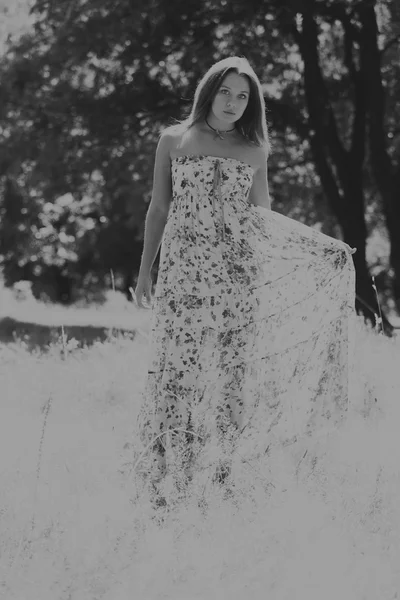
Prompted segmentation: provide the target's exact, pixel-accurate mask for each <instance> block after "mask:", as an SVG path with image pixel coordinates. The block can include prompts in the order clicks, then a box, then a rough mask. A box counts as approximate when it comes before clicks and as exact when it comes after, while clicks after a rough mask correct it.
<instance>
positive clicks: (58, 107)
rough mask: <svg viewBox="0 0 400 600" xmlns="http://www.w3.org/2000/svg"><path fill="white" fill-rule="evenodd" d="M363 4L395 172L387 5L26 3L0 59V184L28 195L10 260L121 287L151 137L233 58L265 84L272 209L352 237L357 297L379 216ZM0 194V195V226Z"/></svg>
mask: <svg viewBox="0 0 400 600" xmlns="http://www.w3.org/2000/svg"><path fill="white" fill-rule="evenodd" d="M370 6H372V8H374V6H375V13H374V14H376V21H377V23H378V27H379V37H378V41H377V43H378V44H379V51H380V52H381V59H382V62H381V68H380V71H379V74H380V77H381V79H382V84H383V86H384V89H385V93H386V96H387V99H386V105H385V111H386V112H385V122H384V124H383V126H384V127H385V131H387V134H386V139H387V153H388V156H389V158H390V160H391V161H392V163H393V169H396V168H398V163H399V159H398V139H399V138H398V133H399V132H398V130H396V127H397V125H396V123H398V117H399V115H398V114H397V112H398V110H399V107H398V103H396V94H398V81H399V77H398V74H399V73H398V69H399V66H398V62H397V63H396V61H394V60H393V58H394V56H395V54H396V52H397V51H398V45H397V41H398V40H397V37H396V36H397V35H398V29H396V28H397V27H398V22H397V20H396V19H398V14H397V12H396V11H397V9H396V8H395V7H394V6H393V4H392V3H390V2H386V1H383V0H380V1H379V2H376V3H375V2H370V0H361V2H355V1H352V0H341V1H336V0H335V2H333V1H332V0H329V1H328V2H325V1H324V2H322V1H315V0H313V1H311V2H301V1H298V2H293V1H291V0H283V1H278V0H271V1H268V2H267V1H266V0H251V1H250V2H249V1H247V2H244V0H240V1H238V2H235V3H227V2H222V3H220V2H214V1H213V0H207V1H206V2H203V1H202V2H200V0H194V1H193V2H184V1H183V0H168V1H167V0H153V1H152V2H150V3H149V2H144V0H137V1H135V2H134V3H133V2H131V1H130V0H119V1H118V2H110V0H85V1H83V0H80V1H78V0H75V1H72V2H70V3H69V4H68V6H67V5H66V4H65V3H54V2H51V1H50V0H40V1H39V0H36V1H35V2H34V3H33V6H32V12H31V17H30V18H31V19H32V20H33V21H34V26H33V29H32V31H30V32H29V33H28V34H25V35H24V36H23V37H21V38H20V40H19V41H18V42H15V43H13V44H11V45H10V46H9V50H8V53H7V54H5V55H4V56H3V58H2V61H1V64H0V72H1V76H2V79H1V81H2V83H1V87H0V127H1V130H2V133H3V135H2V140H1V142H0V146H1V147H0V150H1V153H0V156H1V159H0V178H2V181H3V184H2V186H3V190H4V189H5V188H6V183H5V182H6V181H9V182H10V181H12V185H13V186H14V188H15V190H19V191H16V192H15V193H17V194H20V195H21V196H22V195H23V196H24V198H25V200H24V203H25V204H24V206H25V208H24V210H22V209H21V211H20V213H19V217H17V221H18V224H17V223H16V224H15V227H16V228H17V229H18V227H19V228H22V229H23V230H24V239H23V240H22V238H18V244H19V249H18V252H17V254H18V253H19V252H20V253H21V257H20V258H19V259H18V260H19V261H21V260H22V261H23V262H24V261H25V264H30V265H33V264H34V263H35V262H36V267H35V268H36V273H39V274H38V275H37V276H43V273H44V272H45V271H46V268H47V267H46V266H47V265H49V264H52V265H53V266H56V267H57V268H58V269H59V270H60V271H62V272H64V273H66V274H68V276H70V277H72V278H73V279H74V281H75V282H76V285H79V284H82V283H83V282H84V281H85V277H87V276H88V274H89V273H92V274H96V276H97V277H100V278H101V277H104V276H105V274H106V273H107V272H108V271H109V269H113V270H114V271H115V272H116V273H119V274H120V275H121V277H122V279H121V281H122V283H121V285H123V286H124V288H125V289H127V288H128V287H129V285H130V284H131V279H132V276H133V274H134V273H135V272H136V271H137V269H138V266H139V262H140V254H141V240H142V238H143V226H144V217H145V214H146V210H147V205H148V202H149V200H150V193H151V183H152V169H153V161H154V150H155V145H156V143H157V140H158V136H159V133H160V131H161V130H162V129H163V128H164V127H165V126H167V125H168V124H170V123H171V122H173V119H174V118H175V117H176V118H180V117H181V116H182V115H183V114H184V113H185V111H186V110H187V109H188V108H189V106H190V103H191V100H192V97H193V93H194V89H195V85H196V83H197V81H198V79H199V77H200V76H201V75H202V74H203V73H204V71H205V70H206V69H207V68H208V67H209V66H210V64H211V63H212V62H214V61H215V60H218V59H219V58H223V57H224V56H228V55H231V54H239V55H245V56H246V57H247V58H248V59H249V60H250V62H251V63H252V65H253V67H254V69H255V70H256V72H257V74H258V75H259V77H260V79H261V81H262V82H263V87H264V93H265V97H266V101H267V106H268V109H269V112H268V120H269V123H270V128H271V137H272V144H273V154H272V156H271V159H270V169H269V170H270V180H271V195H272V197H273V199H274V206H273V207H274V209H275V210H278V211H280V212H284V213H285V214H287V215H289V216H292V217H294V218H297V219H301V220H303V221H305V222H307V223H308V224H310V225H314V224H318V223H319V224H320V227H321V228H322V230H323V231H325V232H326V233H329V234H331V235H339V236H340V237H343V236H344V238H345V239H346V241H348V243H350V244H353V245H356V246H357V248H358V252H357V253H356V255H355V257H356V261H358V263H357V262H356V267H357V272H358V282H359V283H358V286H359V290H358V291H359V293H360V294H365V293H367V292H366V287H367V286H368V268H367V265H366V258H365V244H366V238H367V234H368V227H369V228H371V227H373V226H374V223H375V222H378V221H381V220H382V219H381V212H382V211H381V204H380V198H381V197H382V190H381V189H379V185H377V182H376V179H375V177H374V176H373V174H372V173H373V169H372V168H371V165H370V161H371V153H370V147H369V146H368V145H365V140H366V128H367V115H368V105H367V103H364V104H363V101H362V99H363V98H366V93H367V89H366V88H365V87H363V85H364V84H363V81H364V79H363V77H364V74H363V68H365V65H364V64H363V62H362V56H363V54H362V43H363V42H362V32H363V31H364V30H365V31H367V30H366V26H365V24H364V25H363V13H362V10H363V9H364V8H365V9H367V8H368V7H370ZM369 17H371V15H369ZM363 27H364V29H363ZM365 31H364V33H365ZM368 35H369V37H367V41H368V40H369V41H371V40H372V37H371V36H372V33H371V32H370V33H369V34H368ZM372 41H373V40H372ZM364 43H365V42H364ZM371 43H372V42H371ZM367 161H368V162H367ZM7 185H10V184H7ZM66 199H68V200H66ZM50 205H54V209H51V210H50V208H49V206H50ZM7 206H8V204H7V200H6V198H5V194H4V192H3V201H2V204H1V206H0V210H1V214H2V217H3V218H2V225H1V229H2V232H4V230H5V227H6V226H7V227H10V224H9V219H8V215H7V211H8V208H7ZM45 207H47V208H45ZM7 219H8V220H7ZM365 219H367V223H365ZM389 233H390V232H389ZM16 240H17V238H14V241H12V240H11V238H10V239H9V241H8V242H7V243H8V244H9V245H8V246H7V243H6V242H4V243H3V248H2V255H3V262H4V264H5V266H6V267H7V265H8V267H7V268H8V270H9V273H10V276H9V279H10V281H12V280H15V278H16V277H18V270H15V269H14V268H13V264H14V263H15V262H16V261H15V255H13V253H14V252H15V246H13V245H12V244H14V243H16ZM10 244H11V245H10ZM4 245H5V246H6V247H4ZM50 248H51V250H50ZM33 257H36V261H35V260H34V259H33ZM38 257H40V258H38ZM38 264H40V265H41V266H40V269H39V271H40V272H39V271H38V266H37V265H38ZM388 266H389V265H386V267H385V268H388ZM392 267H393V268H394V269H396V268H397V267H396V265H395V264H392ZM33 271H34V269H32V273H33ZM399 274H400V262H399ZM368 293H369V292H368ZM370 300H371V298H370Z"/></svg>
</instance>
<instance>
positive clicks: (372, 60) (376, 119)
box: [358, 0, 400, 313]
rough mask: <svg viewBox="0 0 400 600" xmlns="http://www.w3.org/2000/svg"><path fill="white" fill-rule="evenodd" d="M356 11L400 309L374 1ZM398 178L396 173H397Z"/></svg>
mask: <svg viewBox="0 0 400 600" xmlns="http://www.w3.org/2000/svg"><path fill="white" fill-rule="evenodd" d="M358 13H359V17H360V21H361V24H362V29H361V32H360V42H361V58H362V60H361V68H362V70H363V77H364V79H365V86H366V97H367V103H368V104H367V106H368V137H369V145H370V161H371V167H372V172H373V175H374V178H375V182H376V185H377V187H378V189H379V193H380V196H381V198H382V203H383V212H384V215H385V220H386V227H387V230H388V234H389V239H390V259H389V260H390V265H391V267H392V269H393V272H394V280H393V289H392V291H393V296H394V299H395V302H396V306H397V310H398V312H399V313H400V236H399V227H400V186H399V185H398V183H399V181H397V182H396V179H397V177H396V173H395V167H394V165H393V164H392V160H391V157H390V155H389V152H388V149H387V144H386V132H385V91H384V87H383V83H382V68H381V53H380V50H379V47H378V26H377V22H376V14H375V1H374V0H365V1H364V2H362V3H360V5H359V7H358ZM399 179H400V177H399Z"/></svg>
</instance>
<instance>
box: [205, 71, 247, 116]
mask: <svg viewBox="0 0 400 600" xmlns="http://www.w3.org/2000/svg"><path fill="white" fill-rule="evenodd" d="M249 97H250V85H249V82H248V79H247V77H246V76H244V75H238V74H237V73H228V75H227V76H226V77H225V79H224V80H223V81H222V83H221V85H220V86H219V89H218V90H217V93H216V95H215V98H214V101H213V103H212V105H211V110H212V112H213V113H214V116H215V117H216V118H217V119H220V120H222V121H227V123H232V124H233V123H235V122H236V121H238V120H239V119H240V117H241V116H242V114H243V113H244V111H245V109H246V106H247V104H248V102H249Z"/></svg>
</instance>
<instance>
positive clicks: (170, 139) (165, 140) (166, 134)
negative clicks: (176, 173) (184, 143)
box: [159, 124, 184, 157]
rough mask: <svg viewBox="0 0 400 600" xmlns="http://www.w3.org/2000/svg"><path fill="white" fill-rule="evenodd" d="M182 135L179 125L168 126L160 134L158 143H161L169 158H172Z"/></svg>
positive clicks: (182, 131)
mask: <svg viewBox="0 0 400 600" xmlns="http://www.w3.org/2000/svg"><path fill="white" fill-rule="evenodd" d="M183 134H184V130H183V128H182V126H181V125H180V124H178V125H170V126H169V127H166V128H165V129H164V130H163V132H162V133H161V136H160V141H159V143H162V145H163V146H164V148H165V149H166V150H167V152H168V155H169V156H170V157H172V154H173V153H174V150H175V149H176V148H177V147H178V146H179V144H180V142H181V140H182V136H183Z"/></svg>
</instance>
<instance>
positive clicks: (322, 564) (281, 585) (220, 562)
mask: <svg viewBox="0 0 400 600" xmlns="http://www.w3.org/2000/svg"><path fill="white" fill-rule="evenodd" d="M140 314H141V315H142V314H143V312H141V313H140ZM134 318H136V316H134ZM134 318H133V320H134ZM137 320H138V322H139V321H140V319H139V317H137ZM142 326H143V327H144V328H145V327H146V325H145V324H144V325H143V323H142ZM147 351H148V345H147V341H146V339H145V337H144V335H141V334H138V335H137V336H136V337H135V339H134V340H133V341H131V340H128V339H125V338H124V337H122V336H120V337H118V336H116V335H114V336H111V337H110V339H109V340H108V341H107V342H104V343H95V344H94V345H93V346H92V347H91V348H85V349H78V348H77V347H76V344H74V343H73V340H68V339H66V336H65V334H64V335H61V336H60V340H59V342H58V343H56V344H53V345H52V346H51V348H50V349H49V351H48V352H47V353H39V352H36V353H30V352H28V350H27V348H26V346H25V345H24V343H15V344H9V345H0V390H1V403H0V474H1V478H0V481H1V486H0V592H2V593H3V596H4V598H6V599H7V600H12V599H18V600H22V599H25V598H26V599H28V598H29V600H31V599H33V598H40V599H41V600H45V599H47V598H48V599H49V600H50V599H51V600H54V599H56V598H57V600H81V599H82V600H83V599H85V600H86V599H87V600H89V599H90V600H94V599H96V600H100V599H109V600H111V599H112V600H125V599H127V600H128V599H140V600H146V599H149V600H150V599H151V600H153V599H154V600H155V599H158V598H160V599H161V598H174V600H176V599H192V598H193V599H194V598H196V599H200V598H201V599H203V598H204V599H210V598H212V599H214V598H215V599H221V600H222V599H225V598H230V599H231V600H235V599H236V598H237V599H239V598H240V599H242V598H252V599H258V598H260V599H261V598H262V599H264V598H269V599H277V600H278V599H279V600H280V599H282V600H283V599H289V598H290V599H296V600H300V599H302V598H307V600H313V599H314V598H315V599H317V598H318V599H320V598H324V600H327V599H330V598H332V599H333V598H335V600H337V598H338V597H340V598H341V599H349V600H350V599H351V600H361V599H363V600H370V599H371V600H377V599H378V598H379V600H386V599H388V600H389V599H393V598H396V597H397V596H396V594H397V593H398V592H399V590H400V568H399V564H400V563H399V559H398V557H399V551H400V547H399V546H400V536H399V534H400V504H399V502H398V498H399V495H400V478H399V469H398V456H399V451H400V441H399V437H398V432H397V430H398V423H399V416H400V414H399V413H400V408H399V402H398V400H399V398H398V390H399V386H400V381H399V380H400V370H399V368H398V365H399V364H400V363H399V359H400V346H399V343H398V342H397V341H396V340H395V339H392V340H390V339H387V338H385V337H384V336H382V335H376V333H375V332H373V331H372V330H367V329H366V328H365V327H364V326H363V325H362V323H361V321H359V320H358V321H357V326H356V361H355V365H354V372H353V374H352V383H351V385H352V398H351V404H350V406H349V412H348V417H347V420H346V423H345V424H344V425H343V427H342V428H341V429H340V430H338V431H336V432H333V433H331V434H329V435H327V434H326V433H321V431H318V430H316V431H315V435H314V436H313V437H312V438H311V439H307V440H306V439H302V438H299V439H297V441H295V442H293V443H292V444H290V445H287V446H285V447H283V446H282V445H279V444H277V443H275V440H274V438H273V436H269V437H268V439H266V436H265V433H264V432H263V423H257V424H255V426H254V428H253V430H252V432H251V435H250V436H247V437H246V438H243V439H242V440H239V442H238V443H233V441H232V439H231V438H229V437H227V438H226V441H225V444H224V445H223V446H222V447H221V446H219V445H217V444H215V443H209V444H208V446H207V447H206V448H205V449H204V450H203V451H202V452H200V451H199V452H198V453H197V458H198V460H197V464H198V467H199V468H198V469H197V470H196V471H195V472H194V473H193V476H192V479H191V481H188V480H187V479H186V478H185V476H184V472H183V470H182V468H181V467H182V464H183V454H184V451H185V448H182V453H179V452H177V454H176V456H175V459H174V460H173V461H172V463H171V464H170V465H169V466H170V469H169V474H168V476H167V477H166V478H165V479H164V481H163V484H162V486H161V487H162V490H161V491H162V494H163V496H164V497H165V498H166V500H167V502H166V505H165V506H160V507H156V506H155V503H154V496H153V489H152V487H151V486H150V484H149V483H148V481H147V479H146V478H144V477H143V476H142V475H141V473H143V470H144V471H145V468H146V460H147V459H148V454H147V453H143V448H141V447H140V445H139V443H138V440H137V437H136V432H135V423H136V416H137V414H138V410H139V407H140V400H141V398H140V391H141V389H142V388H143V385H144V378H145V374H146V369H147V360H148V355H147ZM195 447H196V446H195ZM199 448H200V446H199ZM226 457H229V458H230V459H231V461H232V471H231V476H230V478H229V479H228V480H227V481H226V483H225V484H224V485H219V484H218V483H217V482H215V481H214V478H213V475H214V474H215V470H216V468H217V465H218V464H219V463H220V462H221V461H222V462H223V460H224V458H226ZM139 458H140V461H139V462H138V459H139ZM0 597H1V594H0Z"/></svg>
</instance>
